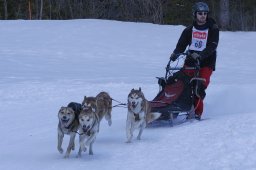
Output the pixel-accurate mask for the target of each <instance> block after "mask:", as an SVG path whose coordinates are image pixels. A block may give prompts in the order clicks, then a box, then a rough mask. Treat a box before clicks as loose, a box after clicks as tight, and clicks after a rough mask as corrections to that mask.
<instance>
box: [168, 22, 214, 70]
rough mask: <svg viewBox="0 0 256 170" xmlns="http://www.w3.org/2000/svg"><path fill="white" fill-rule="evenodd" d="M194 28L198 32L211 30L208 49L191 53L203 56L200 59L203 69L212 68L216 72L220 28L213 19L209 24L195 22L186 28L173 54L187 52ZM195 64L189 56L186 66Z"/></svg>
mask: <svg viewBox="0 0 256 170" xmlns="http://www.w3.org/2000/svg"><path fill="white" fill-rule="evenodd" d="M193 26H194V27H195V28H196V29H198V30H205V29H207V28H209V30H208V38H207V44H206V48H205V49H204V50H203V51H201V52H199V51H191V52H197V53H199V54H200V55H201V59H200V66H201V67H211V68H212V69H213V70H215V65H216V49H217V46H218V42H219V28H218V26H217V24H216V22H215V21H214V20H213V19H212V18H208V19H207V22H206V23H205V24H204V25H197V23H196V22H195V21H194V22H193V24H192V25H190V26H188V27H187V28H185V29H184V30H183V32H182V34H181V36H180V39H179V41H178V43H177V45H176V48H175V50H174V51H173V52H174V53H175V54H178V53H182V52H184V51H185V49H186V48H187V46H189V45H190V44H191V39H192V28H193ZM194 62H195V61H194V59H193V58H191V57H190V56H188V57H187V58H186V60H185V65H187V66H193V65H194Z"/></svg>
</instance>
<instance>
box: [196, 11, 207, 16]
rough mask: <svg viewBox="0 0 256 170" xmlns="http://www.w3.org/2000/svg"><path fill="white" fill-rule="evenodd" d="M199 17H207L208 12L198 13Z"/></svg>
mask: <svg viewBox="0 0 256 170" xmlns="http://www.w3.org/2000/svg"><path fill="white" fill-rule="evenodd" d="M197 14H198V15H207V14H208V12H197Z"/></svg>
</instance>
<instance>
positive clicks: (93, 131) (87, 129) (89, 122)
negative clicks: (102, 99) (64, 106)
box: [77, 107, 100, 157]
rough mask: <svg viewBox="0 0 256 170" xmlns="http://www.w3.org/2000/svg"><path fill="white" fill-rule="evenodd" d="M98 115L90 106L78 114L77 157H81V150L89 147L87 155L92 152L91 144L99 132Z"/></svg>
mask: <svg viewBox="0 0 256 170" xmlns="http://www.w3.org/2000/svg"><path fill="white" fill-rule="evenodd" d="M99 121H100V120H99V117H98V116H97V114H96V113H95V112H94V111H93V110H92V107H86V108H84V109H83V110H82V111H81V113H80V115H79V134H80V136H79V144H80V147H79V151H78V154H77V157H81V152H82V151H84V152H85V151H86V150H87V148H89V155H92V154H93V151H92V145H93V143H94V141H95V139H96V135H97V133H98V132H99Z"/></svg>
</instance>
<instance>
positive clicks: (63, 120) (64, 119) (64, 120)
mask: <svg viewBox="0 0 256 170" xmlns="http://www.w3.org/2000/svg"><path fill="white" fill-rule="evenodd" d="M61 121H62V122H63V123H68V121H69V119H68V118H66V117H63V118H61Z"/></svg>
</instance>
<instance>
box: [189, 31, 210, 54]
mask: <svg viewBox="0 0 256 170" xmlns="http://www.w3.org/2000/svg"><path fill="white" fill-rule="evenodd" d="M207 37H208V29H206V30H197V29H196V28H195V27H193V29H192V41H191V45H190V46H189V50H193V51H203V50H204V49H205V48H206V44H207Z"/></svg>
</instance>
